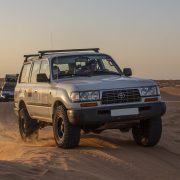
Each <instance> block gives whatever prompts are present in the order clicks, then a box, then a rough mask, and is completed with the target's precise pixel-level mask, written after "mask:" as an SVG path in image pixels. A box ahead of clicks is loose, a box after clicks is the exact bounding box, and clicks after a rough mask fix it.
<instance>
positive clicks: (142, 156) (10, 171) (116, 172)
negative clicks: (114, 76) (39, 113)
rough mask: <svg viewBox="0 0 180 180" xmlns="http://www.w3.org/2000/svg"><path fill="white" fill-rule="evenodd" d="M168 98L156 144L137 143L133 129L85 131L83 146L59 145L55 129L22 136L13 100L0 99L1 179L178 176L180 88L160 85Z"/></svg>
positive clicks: (103, 178)
mask: <svg viewBox="0 0 180 180" xmlns="http://www.w3.org/2000/svg"><path fill="white" fill-rule="evenodd" d="M162 92H163V94H162V95H163V97H162V98H163V100H165V101H167V114H166V115H165V116H164V117H163V134H162V139H161V141H160V143H159V145H158V146H156V147H153V148H143V147H139V146H137V145H136V144H135V143H134V141H133V138H132V135H131V132H129V133H125V134H124V133H120V131H118V130H107V131H104V132H103V133H102V134H100V135H95V134H89V135H82V138H81V143H80V146H79V147H78V148H76V149H73V150H63V149H58V148H57V147H56V146H55V142H54V140H53V135H52V129H51V128H47V129H44V130H41V132H40V138H39V140H38V141H37V142H29V143H23V142H22V141H21V139H20V137H19V133H18V125H17V118H16V116H15V115H14V112H13V103H0V179H1V180H11V179H13V180H16V179H17V180H19V179H45V180H46V179H47V180H49V179H51V180H53V179H73V180H75V179H93V180H94V179H102V180H106V179H126V180H128V179H134V180H141V179H142V180H146V179H147V180H150V179H151V180H154V179H158V180H161V179H163V180H171V179H173V180H179V179H180V95H179V93H180V89H176V90H174V89H171V88H170V89H167V88H166V89H162Z"/></svg>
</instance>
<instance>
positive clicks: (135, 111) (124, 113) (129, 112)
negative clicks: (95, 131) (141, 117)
mask: <svg viewBox="0 0 180 180" xmlns="http://www.w3.org/2000/svg"><path fill="white" fill-rule="evenodd" d="M138 114H139V109H138V108H127V109H114V110H111V116H112V117H116V116H130V115H138Z"/></svg>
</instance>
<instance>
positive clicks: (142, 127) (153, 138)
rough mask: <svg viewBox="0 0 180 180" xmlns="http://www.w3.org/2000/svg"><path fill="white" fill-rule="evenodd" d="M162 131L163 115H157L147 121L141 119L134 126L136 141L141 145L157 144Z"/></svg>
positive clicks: (133, 132) (133, 131)
mask: <svg viewBox="0 0 180 180" xmlns="http://www.w3.org/2000/svg"><path fill="white" fill-rule="evenodd" d="M161 133H162V120H161V117H156V118H154V119H150V120H147V121H141V122H140V123H139V124H138V125H137V126H134V127H133V128H132V134H133V137H134V140H135V142H136V143H137V144H138V145H140V146H155V145H156V144H157V143H158V142H159V140H160V138H161Z"/></svg>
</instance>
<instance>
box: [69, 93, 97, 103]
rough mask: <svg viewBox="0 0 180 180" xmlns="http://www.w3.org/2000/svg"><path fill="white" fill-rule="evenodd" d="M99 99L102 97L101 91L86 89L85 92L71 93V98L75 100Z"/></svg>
mask: <svg viewBox="0 0 180 180" xmlns="http://www.w3.org/2000/svg"><path fill="white" fill-rule="evenodd" d="M99 99H100V92H99V91H84V92H73V93H71V100H72V101H73V102H78V101H80V102H86V101H97V100H99Z"/></svg>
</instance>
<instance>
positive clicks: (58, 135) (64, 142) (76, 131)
mask: <svg viewBox="0 0 180 180" xmlns="http://www.w3.org/2000/svg"><path fill="white" fill-rule="evenodd" d="M53 132H54V139H55V142H56V144H57V146H58V147H61V148H65V149H71V148H75V147H77V146H78V145H79V141H80V128H79V127H76V126H73V125H72V124H70V123H69V120H68V116H67V113H66V109H65V107H64V106H58V107H57V108H56V110H55V114H54V119H53Z"/></svg>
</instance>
